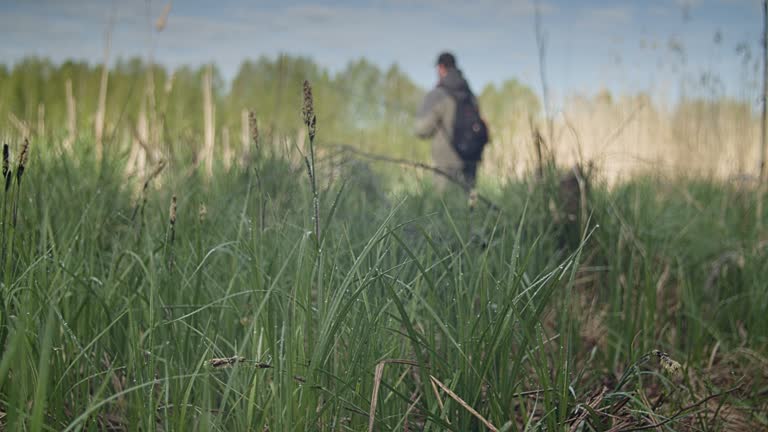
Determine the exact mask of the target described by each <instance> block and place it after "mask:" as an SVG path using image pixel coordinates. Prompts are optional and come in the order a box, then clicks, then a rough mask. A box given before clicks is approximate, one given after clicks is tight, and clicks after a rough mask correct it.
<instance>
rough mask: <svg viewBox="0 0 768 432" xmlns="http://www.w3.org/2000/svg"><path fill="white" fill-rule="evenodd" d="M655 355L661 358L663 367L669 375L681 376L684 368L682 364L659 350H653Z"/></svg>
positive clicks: (660, 361)
mask: <svg viewBox="0 0 768 432" xmlns="http://www.w3.org/2000/svg"><path fill="white" fill-rule="evenodd" d="M653 354H654V355H655V356H656V357H658V358H659V363H661V367H662V368H663V369H664V370H665V371H667V373H669V374H670V375H679V374H680V373H681V371H682V369H683V367H682V366H681V365H680V363H678V362H677V361H675V360H674V359H673V358H672V357H670V356H669V354H667V353H665V352H662V351H659V350H653Z"/></svg>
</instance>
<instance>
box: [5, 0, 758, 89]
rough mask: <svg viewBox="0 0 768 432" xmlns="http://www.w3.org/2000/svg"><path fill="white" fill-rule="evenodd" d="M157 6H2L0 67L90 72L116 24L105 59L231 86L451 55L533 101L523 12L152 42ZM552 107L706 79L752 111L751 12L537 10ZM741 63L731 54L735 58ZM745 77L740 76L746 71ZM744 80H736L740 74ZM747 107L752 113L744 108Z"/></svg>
mask: <svg viewBox="0 0 768 432" xmlns="http://www.w3.org/2000/svg"><path fill="white" fill-rule="evenodd" d="M166 3H167V0H67V1H65V0H26V1H22V0H0V58H1V59H3V61H4V62H11V63H12V62H14V61H17V60H18V59H20V58H22V57H24V56H28V55H38V56H46V57H50V58H52V59H53V60H55V61H62V60H64V59H67V58H76V59H85V60H88V61H91V62H98V61H100V59H101V58H102V56H103V54H102V53H103V50H104V34H105V30H106V28H107V27H108V23H109V22H110V20H111V19H113V20H114V33H113V49H112V56H113V59H114V58H116V57H118V56H122V57H129V56H136V55H139V56H145V57H146V56H147V55H148V54H149V52H150V47H151V46H154V47H155V48H154V57H155V59H156V60H157V61H158V62H161V63H165V64H167V65H169V66H177V65H180V64H191V65H199V64H201V63H205V62H208V61H214V62H216V63H217V64H218V66H219V67H220V69H221V71H222V72H223V74H224V77H225V78H231V77H232V76H233V75H234V74H235V73H236V71H237V68H238V66H239V65H240V63H241V62H242V61H243V60H244V59H246V58H257V57H259V56H260V55H270V56H272V55H276V54H277V53H279V52H288V53H292V54H302V55H309V56H311V57H312V58H313V59H314V60H315V61H317V62H318V63H319V64H321V65H322V66H325V67H327V68H329V69H330V70H331V71H336V70H339V69H342V68H343V67H344V66H345V65H346V64H347V62H349V61H350V60H353V59H356V58H359V57H366V58H368V59H370V60H372V61H374V62H375V63H377V64H380V65H382V66H385V67H386V66H388V65H390V64H392V63H394V62H396V63H398V64H399V65H400V67H401V68H402V69H404V70H405V71H406V72H407V73H408V74H409V75H410V76H411V77H413V78H414V79H415V80H416V81H417V82H418V83H419V84H420V85H422V86H423V87H425V88H426V87H429V86H431V85H433V84H434V81H435V71H434V68H433V63H434V59H435V56H436V55H437V53H438V52H439V51H441V50H444V49H450V50H452V51H454V52H455V53H456V55H457V57H458V59H459V63H460V67H462V69H464V70H465V73H466V75H467V76H468V77H469V79H470V82H471V84H472V86H473V87H474V88H475V89H477V90H480V89H481V88H482V86H484V85H486V84H488V83H500V82H502V81H503V80H504V79H506V78H510V77H514V78H517V79H519V80H521V81H523V82H524V83H527V84H529V85H531V86H533V87H534V88H535V89H536V90H537V91H539V90H540V80H539V67H538V60H537V54H536V42H535V36H534V10H535V4H536V3H535V0H478V1H475V2H470V1H463V0H359V1H351V0H346V1H343V0H342V1H325V2H318V1H302V0H282V1H274V0H263V1H245V0H219V1H209V0H176V1H174V2H173V4H172V10H171V13H170V16H169V19H168V24H167V27H166V29H165V30H164V31H163V32H162V33H157V32H155V31H153V30H152V26H153V23H154V22H155V21H156V19H157V17H158V16H159V15H160V14H161V11H162V10H163V8H164V7H165V5H166ZM538 4H539V7H540V10H541V17H542V23H543V29H544V31H545V33H546V35H547V55H546V57H547V68H546V70H547V77H548V82H549V85H550V91H551V95H552V99H553V101H555V102H554V103H555V104H557V103H558V102H559V101H562V100H563V98H564V97H566V96H567V95H571V94H574V93H587V94H591V93H594V92H596V91H598V90H599V89H601V88H608V89H610V90H611V91H613V92H614V93H627V92H635V91H640V90H642V91H648V92H650V93H651V94H653V95H655V96H659V97H667V98H674V97H676V95H678V94H679V92H680V82H681V77H686V78H688V79H689V80H690V79H694V78H698V77H699V76H700V75H701V74H702V73H705V72H710V73H711V74H713V75H715V76H718V77H720V78H721V79H722V81H723V85H722V90H723V91H724V92H725V93H727V94H729V95H732V96H735V97H739V98H745V99H749V100H753V99H754V100H755V101H756V98H757V92H756V90H754V89H753V88H750V87H749V86H748V85H747V84H746V83H747V81H748V80H747V79H745V76H746V77H751V78H754V77H755V71H754V70H752V69H749V68H745V67H744V65H743V63H742V56H740V55H739V54H738V53H737V52H736V47H737V46H738V45H739V44H746V45H747V46H748V47H749V49H750V51H751V54H752V59H753V63H754V60H755V59H757V58H758V57H759V56H760V54H761V53H760V46H759V39H760V36H761V32H762V15H761V14H762V10H761V1H760V0H613V1H609V0H581V1H577V0H573V1H568V0H540V1H539V2H538ZM742 53H743V51H742ZM745 71H748V72H745ZM745 74H746V75H745ZM755 103H756V102H755Z"/></svg>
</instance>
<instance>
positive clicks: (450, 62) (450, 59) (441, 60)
mask: <svg viewBox="0 0 768 432" xmlns="http://www.w3.org/2000/svg"><path fill="white" fill-rule="evenodd" d="M437 65H440V66H445V67H447V68H455V67H456V57H454V56H453V54H451V53H449V52H444V53H442V54H440V55H439V56H438V57H437Z"/></svg>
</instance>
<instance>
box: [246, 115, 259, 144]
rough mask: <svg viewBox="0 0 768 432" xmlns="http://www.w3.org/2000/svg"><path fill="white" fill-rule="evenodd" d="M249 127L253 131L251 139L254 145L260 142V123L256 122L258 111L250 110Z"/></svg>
mask: <svg viewBox="0 0 768 432" xmlns="http://www.w3.org/2000/svg"><path fill="white" fill-rule="evenodd" d="M248 129H250V131H251V140H252V141H253V144H254V145H258V144H259V125H258V123H257V122H256V113H255V112H254V111H248Z"/></svg>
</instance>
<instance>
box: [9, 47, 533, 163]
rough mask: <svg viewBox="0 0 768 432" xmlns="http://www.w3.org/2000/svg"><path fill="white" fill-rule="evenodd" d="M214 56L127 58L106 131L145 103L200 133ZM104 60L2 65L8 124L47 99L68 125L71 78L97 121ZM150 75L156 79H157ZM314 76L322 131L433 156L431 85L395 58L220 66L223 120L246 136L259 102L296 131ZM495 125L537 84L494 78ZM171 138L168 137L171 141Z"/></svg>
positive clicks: (129, 128)
mask: <svg viewBox="0 0 768 432" xmlns="http://www.w3.org/2000/svg"><path fill="white" fill-rule="evenodd" d="M207 67H208V66H207V65H201V66H198V67H189V66H181V67H178V68H176V69H175V70H168V69H166V68H165V67H163V66H159V65H149V64H148V63H147V62H146V61H144V60H142V59H139V58H132V59H119V60H117V61H116V63H115V64H114V65H113V66H112V68H111V70H110V75H109V84H108V92H107V107H106V111H107V112H106V126H107V135H108V136H120V133H123V134H124V135H125V134H128V135H131V134H134V133H135V129H136V125H137V122H138V119H139V117H140V116H141V115H142V112H145V113H146V114H147V115H148V116H149V117H150V118H155V119H157V122H158V123H159V124H162V128H163V131H162V136H163V137H164V139H165V140H168V141H171V142H173V141H181V142H183V141H184V140H185V137H190V136H200V134H201V133H202V129H203V121H202V118H203V114H202V113H203V93H202V79H203V75H204V73H205V69H206V68H207ZM100 76H101V66H99V65H89V64H87V63H85V62H77V61H66V62H64V63H62V64H59V65H56V64H53V63H52V62H51V61H49V60H46V59H39V58H28V59H25V60H22V61H20V62H18V63H16V64H15V65H13V66H12V67H8V66H5V65H2V66H0V128H2V129H4V130H11V129H12V128H14V127H15V125H14V124H12V123H11V121H10V116H9V114H11V113H12V114H13V115H14V116H16V117H17V118H18V119H20V120H21V121H23V122H26V124H27V125H29V126H30V127H31V126H33V125H35V124H36V121H37V116H38V107H39V106H40V105H41V104H42V105H43V106H44V109H45V120H46V129H47V131H48V132H49V133H50V132H54V133H57V134H61V133H63V132H62V131H65V125H66V121H67V100H66V82H67V81H68V80H71V82H72V88H73V96H74V98H75V103H76V111H77V128H78V133H79V134H80V135H88V134H91V133H92V131H93V121H94V115H95V112H96V110H97V104H98V95H99V85H100ZM150 78H151V80H150ZM305 79H308V80H309V81H310V82H311V83H312V86H313V88H314V93H315V104H316V111H317V113H318V125H319V127H320V128H321V130H322V131H323V133H322V134H321V135H320V137H321V140H322V141H325V142H331V143H333V144H338V143H345V144H353V145H358V146H362V147H365V148H367V149H369V150H372V151H379V152H384V153H388V154H396V155H399V156H402V157H408V158H412V159H425V158H427V157H428V154H429V145H428V144H427V143H425V142H423V141H419V140H418V139H416V138H415V137H414V136H413V134H412V133H411V130H412V125H413V119H414V116H415V114H416V112H417V110H418V108H419V105H420V104H421V100H422V98H423V96H424V94H425V91H424V89H421V88H420V87H419V86H418V85H416V84H415V83H414V82H413V80H411V79H410V77H408V76H407V75H406V74H405V73H404V72H403V71H402V70H401V69H400V68H399V67H398V66H397V65H391V66H390V67H388V68H386V69H383V68H381V67H380V66H378V65H376V64H374V63H372V62H371V61H368V60H366V59H362V58H361V59H358V60H354V61H351V62H350V63H349V64H348V65H347V66H346V67H345V68H344V69H342V70H340V71H338V72H336V73H331V72H329V71H328V70H327V69H324V68H322V67H320V66H318V65H317V64H316V63H315V62H314V61H313V60H312V59H310V58H308V57H301V56H290V55H279V56H277V57H275V58H268V57H260V58H258V59H256V60H246V61H244V62H243V63H242V64H241V66H240V69H239V70H238V72H237V74H236V75H235V77H234V78H233V79H232V81H231V83H229V85H227V83H225V81H224V79H223V78H222V76H221V74H220V72H219V71H218V70H217V69H216V68H215V66H214V67H213V95H214V100H215V102H216V110H215V113H216V114H215V116H216V127H217V129H218V130H219V131H221V130H222V129H224V128H226V129H228V130H229V132H230V136H231V137H239V133H240V131H241V130H242V129H241V128H242V112H243V110H253V111H254V112H256V115H257V118H258V120H259V128H260V130H261V132H262V134H264V135H263V136H265V137H267V136H271V137H296V136H297V134H299V132H300V130H301V122H300V119H299V115H298V113H299V111H300V107H301V95H300V89H301V84H302V82H303V81H304V80H305ZM480 100H481V104H482V106H483V112H484V114H485V115H486V117H487V118H488V120H489V121H490V122H491V123H492V125H493V127H495V128H500V127H501V125H504V126H505V127H507V126H509V122H512V121H514V119H515V118H517V117H518V114H519V113H522V112H526V113H527V112H534V113H535V112H537V111H538V110H539V102H538V99H537V98H536V96H535V95H534V93H533V91H532V90H531V89H530V88H528V87H526V86H524V85H522V84H520V83H519V82H517V81H515V80H510V81H507V82H505V83H504V84H502V85H501V86H500V87H498V88H496V87H495V86H488V87H486V89H485V90H484V91H483V92H482V95H481V96H480ZM168 144H170V143H168Z"/></svg>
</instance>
